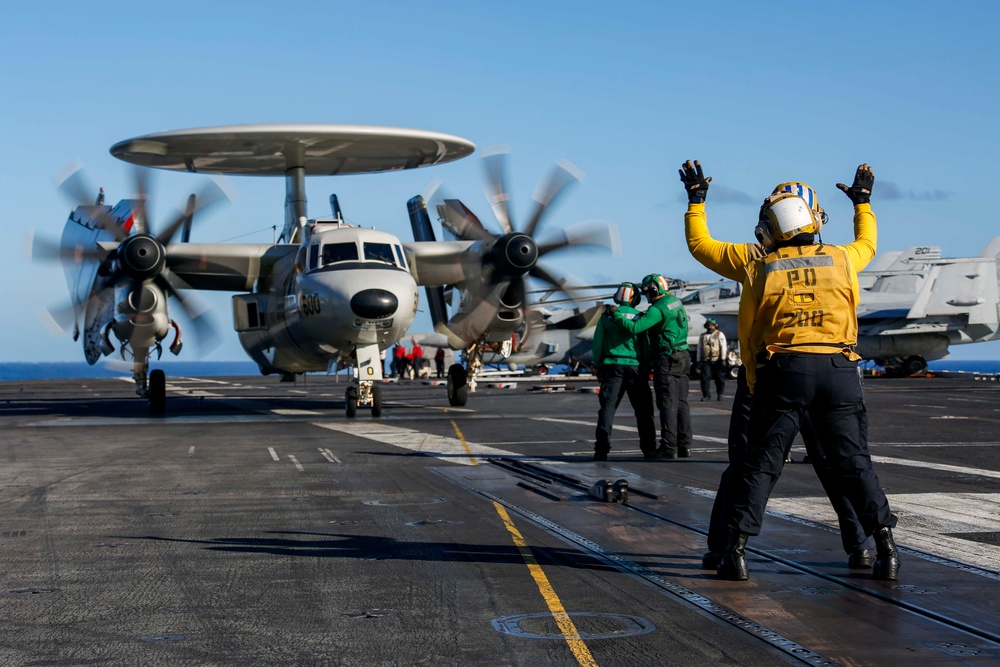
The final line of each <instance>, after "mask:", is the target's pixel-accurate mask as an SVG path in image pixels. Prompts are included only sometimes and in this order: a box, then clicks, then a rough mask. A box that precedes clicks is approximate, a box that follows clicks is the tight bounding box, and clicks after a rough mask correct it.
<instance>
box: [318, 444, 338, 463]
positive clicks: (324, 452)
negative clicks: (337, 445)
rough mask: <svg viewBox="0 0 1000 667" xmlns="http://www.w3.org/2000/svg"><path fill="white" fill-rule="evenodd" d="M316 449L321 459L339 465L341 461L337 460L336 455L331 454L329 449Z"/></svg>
mask: <svg viewBox="0 0 1000 667" xmlns="http://www.w3.org/2000/svg"><path fill="white" fill-rule="evenodd" d="M316 449H318V450H319V453H320V454H322V455H323V458H324V459H326V460H327V461H329V462H330V463H341V460H340V459H338V458H337V456H336V454H334V453H333V452H331V451H330V450H329V449H326V448H324V447H317V448H316Z"/></svg>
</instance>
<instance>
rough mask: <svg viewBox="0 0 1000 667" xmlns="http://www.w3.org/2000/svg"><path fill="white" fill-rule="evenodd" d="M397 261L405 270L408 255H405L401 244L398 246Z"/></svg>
mask: <svg viewBox="0 0 1000 667" xmlns="http://www.w3.org/2000/svg"><path fill="white" fill-rule="evenodd" d="M396 259H398V260H399V265H400V266H401V267H403V268H404V269H405V268H406V255H405V254H404V253H403V249H402V248H400V247H399V244H396Z"/></svg>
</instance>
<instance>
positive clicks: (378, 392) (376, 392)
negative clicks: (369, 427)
mask: <svg viewBox="0 0 1000 667" xmlns="http://www.w3.org/2000/svg"><path fill="white" fill-rule="evenodd" d="M381 416H382V387H380V386H378V385H377V384H376V385H372V417H381Z"/></svg>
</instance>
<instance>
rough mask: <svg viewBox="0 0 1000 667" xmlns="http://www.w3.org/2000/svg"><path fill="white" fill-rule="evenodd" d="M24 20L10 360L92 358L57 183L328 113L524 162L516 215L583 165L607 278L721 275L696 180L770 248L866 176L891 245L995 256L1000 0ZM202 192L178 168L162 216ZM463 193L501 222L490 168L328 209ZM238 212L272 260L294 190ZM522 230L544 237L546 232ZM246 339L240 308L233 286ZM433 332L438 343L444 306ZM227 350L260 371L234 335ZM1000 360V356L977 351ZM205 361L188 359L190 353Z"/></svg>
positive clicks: (254, 10) (733, 226) (327, 8)
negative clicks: (686, 174) (121, 146)
mask: <svg viewBox="0 0 1000 667" xmlns="http://www.w3.org/2000/svg"><path fill="white" fill-rule="evenodd" d="M957 7H959V5H947V4H945V3H940V2H933V3H932V2H913V1H911V2H884V3H852V2H847V3H837V4H833V3H796V2H779V3H766V4H759V3H757V4H755V3H744V2H704V3H666V2H627V1H626V2H617V3H594V2H573V3H564V2H549V3H540V2H531V3H529V2H522V1H519V0H514V1H508V2H504V3H489V4H487V3H477V2H434V3H403V2H379V1H371V0H369V1H368V2H363V3H362V2H350V3H346V2H334V1H327V2H290V3H285V4H276V3H273V2H268V3H264V2H256V1H252V0H251V1H247V2H242V3H204V2H202V3H194V2H188V1H187V0H181V1H178V2H173V3H169V4H168V3H135V2H129V3H123V2H102V3H69V2H55V3H16V4H15V5H14V6H11V7H7V8H5V10H4V20H3V21H2V22H0V62H2V63H3V66H2V68H0V91H2V99H3V103H2V106H0V108H2V119H3V122H2V123H0V156H3V163H4V167H3V178H2V179H0V197H2V201H3V202H4V205H3V207H2V208H0V226H2V229H3V230H4V233H5V234H6V236H7V238H8V239H9V241H8V243H6V244H3V246H2V247H0V277H2V279H3V282H4V284H5V285H7V290H6V291H5V295H4V304H5V312H6V313H7V314H8V316H10V317H12V318H13V320H15V321H16V324H15V323H13V322H12V323H10V324H8V326H6V327H4V329H3V331H2V332H0V342H2V344H0V361H49V360H51V361H73V360H80V359H82V352H81V349H80V347H79V344H78V343H74V342H73V341H72V340H71V338H70V337H69V336H68V335H66V334H62V333H58V334H55V333H52V332H51V331H50V330H49V329H47V328H45V326H44V325H43V324H42V322H41V320H40V319H39V318H38V317H37V315H36V313H37V311H38V310H40V309H42V308H44V307H45V306H50V305H55V304H59V303H61V302H64V301H65V300H66V299H67V292H66V287H65V281H64V279H63V275H62V271H61V270H60V269H59V268H58V266H54V265H45V264H37V263H35V264H32V263H28V262H27V261H26V260H25V259H24V255H23V252H22V248H21V245H22V243H21V239H22V234H23V232H24V230H25V229H28V228H32V229H34V230H36V231H37V233H39V234H42V235H47V236H49V237H51V238H57V237H58V235H59V234H60V232H61V230H62V226H63V223H64V221H65V219H66V215H67V213H68V211H69V204H68V203H67V202H66V201H65V200H64V199H63V198H62V197H61V196H59V195H58V194H57V193H56V190H55V187H54V184H53V178H54V176H55V175H56V174H57V173H58V172H59V171H60V170H61V169H62V168H63V167H65V166H66V165H67V164H68V163H69V162H70V161H72V160H79V161H81V162H83V164H84V165H85V167H86V171H87V175H88V177H89V178H90V180H91V181H92V182H93V183H94V184H95V185H102V186H104V188H105V190H106V192H107V194H108V199H109V200H110V201H111V202H116V201H117V200H118V199H121V198H124V197H127V196H129V195H131V194H132V193H133V191H134V187H133V185H132V181H131V178H130V174H129V170H128V167H127V165H125V164H124V163H121V162H119V161H117V160H115V159H114V158H112V157H111V156H110V155H109V154H108V148H109V147H110V146H111V145H112V144H113V143H115V142H117V141H120V140H122V139H126V138H129V137H133V136H136V135H141V134H148V133H152V132H160V131H165V130H172V129H181V128H188V127H200V126H207V125H224V124H234V123H258V122H260V123H265V122H312V123H318V122H324V123H326V122H330V123H353V124H372V125H391V126H399V127H412V128H419V129H426V130H434V131H439V132H446V133H450V134H456V135H458V136H461V137H464V138H467V139H469V140H471V141H473V142H474V143H475V144H476V145H477V146H478V147H479V149H483V148H487V147H490V146H494V145H497V144H505V145H508V146H509V147H510V150H511V160H510V166H511V176H512V179H511V182H512V188H511V190H512V193H513V197H514V207H515V212H516V213H518V214H519V217H520V218H521V219H522V220H523V219H524V218H525V217H526V215H527V212H528V210H529V203H530V195H531V192H532V191H533V189H534V186H535V183H536V181H537V180H538V179H539V177H540V176H541V175H542V174H543V172H544V171H545V170H546V169H547V168H548V166H549V165H551V164H552V163H553V162H554V161H555V160H557V159H559V158H566V159H569V160H571V161H572V162H573V163H574V164H576V165H577V166H578V167H580V168H581V169H582V170H583V171H584V172H585V173H586V174H587V178H586V179H585V180H584V182H583V183H582V184H581V185H579V186H577V187H576V188H575V189H574V190H573V191H572V192H570V193H569V195H568V196H567V197H566V198H565V199H564V200H563V201H562V202H561V203H560V204H559V206H558V207H557V208H556V209H555V211H554V212H553V215H552V216H551V217H550V218H549V220H548V221H547V222H548V224H550V225H552V226H554V227H555V226H559V225H568V224H572V223H575V222H579V221H582V220H591V219H604V220H609V221H611V222H614V223H616V224H617V225H619V227H620V230H621V236H622V245H623V253H622V256H621V257H620V258H616V259H612V258H607V257H603V256H601V255H589V254H588V255H585V256H574V257H571V258H566V259H565V260H562V261H559V262H557V264H556V266H557V268H558V269H560V270H562V271H564V272H566V273H570V274H572V275H573V276H575V277H577V278H579V279H582V280H588V281H605V282H606V281H618V280H623V279H638V278H641V277H642V276H643V275H645V274H646V273H650V272H654V271H656V272H660V273H664V274H668V275H671V276H678V277H684V278H692V279H697V278H707V277H709V274H708V273H707V272H706V271H705V270H704V269H703V268H701V267H700V266H699V265H698V264H697V263H696V262H694V260H693V259H692V258H691V257H690V256H689V254H688V253H687V251H686V248H685V246H684V242H683V212H684V208H685V206H684V203H683V201H682V198H681V197H680V195H681V188H680V184H679V181H678V179H677V168H678V167H679V166H680V164H681V163H682V162H683V161H684V160H686V159H699V160H701V162H702V163H703V164H704V165H705V168H706V172H707V173H708V174H709V175H711V176H713V178H714V180H713V183H712V190H711V191H710V192H709V199H708V206H709V208H708V214H709V224H710V227H711V229H712V232H713V234H714V235H715V236H716V237H717V238H721V239H725V240H732V241H743V240H751V239H752V233H751V232H752V227H753V223H754V221H755V218H756V213H757V207H758V203H757V202H759V201H760V199H762V198H763V197H764V196H765V195H766V194H768V193H769V192H770V190H771V188H772V187H773V186H774V185H775V184H777V183H779V182H782V181H788V180H800V181H804V182H807V183H809V184H811V185H812V186H813V187H814V188H816V190H817V191H818V193H819V197H820V203H821V204H822V205H823V206H824V207H825V208H826V210H827V212H828V213H829V214H830V217H831V224H830V225H829V226H828V227H827V228H826V229H825V230H824V238H825V240H826V241H827V242H833V243H844V242H848V241H850V240H851V224H850V220H851V205H850V202H849V201H848V200H847V198H846V197H844V196H843V194H841V193H840V192H839V191H837V190H836V189H835V188H834V184H835V183H836V182H838V181H841V182H848V183H850V180H851V178H852V176H853V173H854V169H855V168H856V167H857V165H858V164H860V163H861V162H867V163H869V164H871V165H872V167H873V169H874V171H875V176H876V191H875V196H874V198H873V202H872V203H873V208H874V210H875V212H876V214H877V216H878V221H879V234H880V237H879V248H880V250H894V249H895V250H900V249H903V248H905V247H909V246H914V245H940V246H941V247H942V249H943V252H944V255H945V256H964V255H975V254H978V253H979V251H980V250H981V249H982V247H983V246H985V245H986V244H987V243H988V242H989V240H990V239H991V238H992V237H993V236H994V235H995V234H1000V225H998V224H997V214H996V207H995V195H994V191H995V189H996V181H997V178H998V177H1000V174H998V170H997V168H996V165H995V154H996V152H997V149H998V147H1000V129H998V127H1000V126H998V123H997V122H996V120H995V118H996V109H997V104H998V99H997V98H998V94H1000V93H998V91H1000V85H998V83H1000V81H998V79H1000V67H998V65H1000V49H998V47H997V46H996V40H995V34H994V32H995V28H994V26H995V25H996V24H997V19H998V18H1000V8H998V6H997V5H996V4H995V3H991V2H963V3H961V5H960V7H961V9H960V10H959V9H957ZM199 178H200V177H197V176H191V175H187V174H174V173H167V172H163V173H158V174H156V178H155V181H154V183H153V185H154V186H155V190H154V191H153V196H154V201H153V209H152V210H153V224H154V227H155V225H156V224H157V222H159V223H160V224H163V223H164V221H165V220H166V219H167V218H168V217H169V216H170V215H171V212H172V210H173V206H175V205H176V204H177V203H178V202H180V201H182V199H183V198H184V197H185V196H186V194H187V193H188V192H190V191H193V190H196V189H198V186H199V185H200V181H199ZM432 179H440V180H441V181H442V182H443V183H444V185H445V187H446V188H447V190H448V192H449V193H451V194H454V195H455V196H459V197H461V198H462V199H463V200H465V201H466V203H467V204H468V205H469V206H470V207H471V208H472V209H473V210H474V211H477V212H478V213H479V214H480V217H483V218H484V219H485V218H486V217H488V215H489V210H488V207H487V206H486V204H485V200H484V199H483V195H482V186H481V165H480V164H479V161H478V158H477V157H475V156H473V157H470V158H467V159H465V160H461V161H459V162H456V163H453V164H450V165H444V166H440V167H433V168H428V169H421V170H416V171H412V172H405V173H393V174H381V175H367V176H349V177H340V178H323V179H312V180H310V181H309V182H308V184H307V191H308V195H309V199H310V212H311V213H312V214H313V215H320V214H325V213H326V212H327V206H326V200H327V197H328V195H329V193H331V192H337V193H338V195H339V197H340V200H341V203H342V206H343V207H344V211H345V214H346V216H347V217H348V219H349V220H351V221H352V222H355V223H357V224H361V225H364V226H374V227H377V228H380V229H384V230H387V231H390V232H394V233H396V234H398V235H399V236H400V237H401V238H403V239H404V240H409V239H410V238H411V234H410V229H409V223H408V220H407V217H406V207H405V202H406V200H407V199H408V198H409V197H411V196H413V195H414V194H418V193H420V192H421V191H422V190H424V189H425V188H426V186H427V184H428V183H429V182H430V181H431V180H432ZM230 184H231V185H232V186H233V187H234V189H235V190H236V191H237V193H238V197H237V200H236V201H235V202H234V203H233V204H231V205H229V206H227V207H224V208H218V209H215V210H213V211H211V212H208V213H206V215H205V216H204V217H203V218H200V219H198V220H197V221H196V226H195V230H194V233H193V240H196V241H201V242H217V241H227V240H239V241H242V242H252V243H253V242H256V243H267V242H270V241H271V240H272V233H271V231H270V228H271V226H272V225H279V227H280V225H281V224H282V220H283V212H282V203H283V198H284V185H283V182H282V181H281V180H280V179H274V180H270V179H262V178H233V179H231V180H230ZM522 224H523V222H522ZM210 302H211V303H212V304H213V305H214V306H215V307H216V308H217V310H218V312H217V320H218V322H219V325H220V328H221V329H222V330H223V331H224V332H229V331H231V326H232V323H231V315H230V310H229V299H228V295H213V296H212V298H211V300H210ZM417 326H418V327H419V328H422V329H424V330H426V329H429V328H430V320H429V318H428V317H426V315H425V314H424V315H422V316H421V317H419V318H418V321H417ZM224 340H225V342H224V344H223V345H222V346H221V347H219V348H217V349H216V350H215V351H214V352H212V353H211V354H210V355H208V356H207V357H206V358H208V359H218V360H229V359H242V358H245V357H244V356H243V353H242V350H241V349H240V347H239V344H238V343H237V341H236V336H235V334H233V333H225V335H224ZM953 357H955V358H1000V343H987V344H983V345H973V346H962V347H956V348H953ZM183 358H188V359H190V358H191V357H190V356H188V350H185V354H184V357H183Z"/></svg>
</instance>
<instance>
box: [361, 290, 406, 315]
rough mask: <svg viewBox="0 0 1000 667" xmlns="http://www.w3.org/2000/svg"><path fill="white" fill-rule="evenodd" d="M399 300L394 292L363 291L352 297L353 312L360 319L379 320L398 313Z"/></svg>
mask: <svg viewBox="0 0 1000 667" xmlns="http://www.w3.org/2000/svg"><path fill="white" fill-rule="evenodd" d="M398 306H399V300H398V299H396V295H395V294H393V293H392V292H390V291H388V290H384V289H366V290H361V291H360V292H358V293H357V294H355V295H354V296H352V297H351V310H353V311H354V314H355V315H357V316H358V317H364V318H366V319H369V320H377V319H380V318H382V317H389V316H390V315H392V314H393V313H395V312H396V308H397V307H398Z"/></svg>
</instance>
